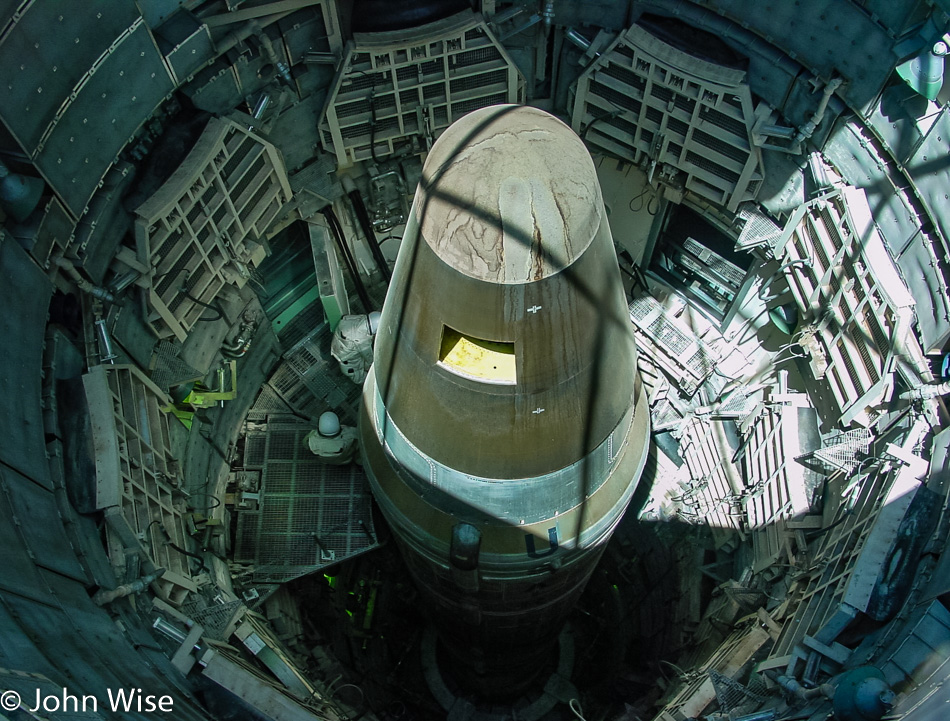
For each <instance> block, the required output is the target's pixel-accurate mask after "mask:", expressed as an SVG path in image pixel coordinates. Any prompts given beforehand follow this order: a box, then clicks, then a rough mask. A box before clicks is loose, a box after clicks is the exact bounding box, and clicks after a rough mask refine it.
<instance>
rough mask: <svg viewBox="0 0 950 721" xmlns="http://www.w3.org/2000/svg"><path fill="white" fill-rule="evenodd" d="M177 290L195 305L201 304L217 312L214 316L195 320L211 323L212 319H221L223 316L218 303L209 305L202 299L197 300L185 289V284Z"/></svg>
mask: <svg viewBox="0 0 950 721" xmlns="http://www.w3.org/2000/svg"><path fill="white" fill-rule="evenodd" d="M178 290H179V291H180V292H181V294H182V295H184V296H185V297H186V298H187V299H188V300H190V301H191V302H192V303H195V304H197V305H200V306H202V307H204V308H208V309H209V310H213V311H214V312H215V313H217V316H215V317H214V318H204V317H199V318H198V319H197V320H203V321H206V322H209V323H212V322H214V321H216V320H221V319H222V318H224V310H223V309H222V308H221V306H220V305H219V304H217V303H215V304H214V305H211V304H210V303H205V302H204V301H202V300H198V299H197V298H195V297H194V296H193V295H192V294H191V293H189V292H188V291H187V290H186V288H185V286H182V287H181V288H179V289H178Z"/></svg>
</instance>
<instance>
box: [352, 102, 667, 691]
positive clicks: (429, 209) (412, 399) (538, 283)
mask: <svg viewBox="0 0 950 721" xmlns="http://www.w3.org/2000/svg"><path fill="white" fill-rule="evenodd" d="M360 433H361V440H362V452H363V458H364V468H365V469H366V470H367V472H368V475H369V478H370V483H371V486H372V489H373V492H374V494H375V497H376V499H377V502H378V504H379V506H380V509H381V511H382V512H383V514H384V516H385V517H386V519H387V521H388V522H389V525H390V526H391V528H392V530H393V532H394V535H395V537H396V539H397V541H398V544H399V546H400V550H401V552H402V555H403V557H404V559H405V561H406V563H407V565H408V567H409V569H410V572H411V574H412V575H413V577H414V580H415V583H416V585H417V587H418V588H419V591H420V593H421V595H422V598H423V600H424V601H425V602H426V605H427V607H428V609H429V610H430V613H431V614H432V618H433V621H434V623H435V626H436V628H437V629H438V633H439V638H440V641H441V645H440V648H439V653H440V664H445V665H447V666H449V667H450V669H451V671H452V676H453V677H454V678H455V679H456V680H457V681H458V683H459V684H460V685H461V686H463V687H464V688H465V689H467V690H469V691H474V692H478V693H481V694H483V695H487V696H492V695H494V696H498V695H505V694H506V693H508V694H513V693H517V692H518V691H519V690H520V689H521V688H523V687H524V686H525V685H527V684H528V683H530V681H531V680H532V678H533V677H534V676H535V675H537V674H538V673H539V671H541V670H542V668H543V667H544V665H545V663H547V659H548V658H550V656H551V652H552V647H553V646H554V644H555V643H556V641H557V638H558V633H559V631H560V629H561V627H562V626H563V624H564V620H565V618H566V617H567V615H568V613H569V612H570V610H571V608H572V606H573V605H574V604H575V602H576V601H577V599H578V597H579V596H580V594H581V591H582V590H583V588H584V585H585V583H586V582H587V580H588V578H589V577H590V574H591V572H592V571H593V569H594V566H595V565H596V563H597V560H598V559H599V558H600V555H601V553H602V552H603V550H604V547H605V545H606V542H607V540H608V539H609V537H610V534H611V533H612V532H613V529H614V528H615V526H616V524H617V523H618V522H619V520H620V518H621V516H622V514H623V512H624V510H625V509H626V506H627V504H628V502H629V500H630V497H631V496H632V494H633V491H634V488H635V487H636V484H637V481H638V480H639V477H640V473H641V471H642V469H643V465H644V461H645V459H646V455H647V448H648V443H649V412H648V407H647V402H646V398H645V393H643V392H642V391H641V388H640V382H639V378H638V377H637V373H636V346H635V343H634V339H633V333H632V329H631V326H630V321H629V316H628V313H627V306H626V303H625V301H624V297H623V290H622V286H621V281H620V273H619V269H618V266H617V260H616V255H615V251H614V248H613V244H612V240H611V236H610V230H609V227H608V225H607V219H606V214H605V211H604V205H603V200H602V197H601V192H600V185H599V183H598V180H597V176H596V172H595V169H594V165H593V162H592V161H591V158H590V155H589V154H588V152H587V150H586V148H585V147H584V144H583V143H582V142H581V140H580V138H578V137H577V135H576V134H574V132H573V131H572V130H571V129H570V128H568V127H567V126H566V125H564V124H563V123H562V122H561V121H559V120H557V119H556V118H554V117H553V116H551V115H549V114H548V113H545V112H543V111H541V110H538V109H536V108H531V107H524V106H513V105H502V106H493V107H490V108H484V109H481V110H477V111H475V112H472V113H470V114H469V115H466V116H465V117H463V118H462V119H461V120H459V121H458V122H456V123H455V124H454V125H452V126H451V127H450V128H449V129H448V130H446V131H445V133H444V134H443V135H442V136H441V137H440V138H439V139H438V140H437V141H436V143H435V144H434V146H433V148H432V150H431V152H430V153H429V156H428V158H427V159H426V162H425V165H424V168H423V174H422V180H421V182H420V184H419V188H418V190H417V192H416V195H415V199H414V201H413V206H412V211H411V213H410V218H409V220H408V223H407V227H406V231H405V235H404V238H403V242H402V245H401V247H400V250H399V255H398V257H397V261H396V266H395V270H394V273H393V277H392V282H391V285H390V288H389V292H388V295H387V297H386V301H385V304H384V307H383V312H382V318H381V320H380V326H379V331H378V334H377V339H376V348H375V355H374V364H373V367H372V368H371V370H370V372H369V375H368V376H367V380H366V383H365V385H364V388H363V401H362V408H361V418H360Z"/></svg>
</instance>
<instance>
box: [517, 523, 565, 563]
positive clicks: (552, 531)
mask: <svg viewBox="0 0 950 721" xmlns="http://www.w3.org/2000/svg"><path fill="white" fill-rule="evenodd" d="M524 545H525V547H526V548H527V549H528V557H529V558H544V557H545V556H550V555H551V554H552V553H554V552H555V551H556V550H557V526H552V527H551V528H549V529H548V550H546V551H544V552H542V553H538V552H537V551H536V550H535V546H534V536H533V535H531V534H530V533H526V534H525V537H524Z"/></svg>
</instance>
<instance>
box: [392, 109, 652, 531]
mask: <svg viewBox="0 0 950 721" xmlns="http://www.w3.org/2000/svg"><path fill="white" fill-rule="evenodd" d="M520 107H522V106H519V105H505V106H499V107H498V108H497V112H495V113H493V114H492V115H491V116H490V117H488V118H486V119H485V120H484V121H483V122H480V123H478V124H477V125H475V126H474V127H473V128H472V129H471V130H470V131H469V132H468V133H467V134H466V135H465V136H463V137H462V138H461V139H460V140H459V141H458V144H457V147H456V148H455V149H454V150H453V152H452V153H451V154H450V155H449V156H448V157H447V158H446V160H445V162H443V163H442V164H441V165H440V166H439V167H438V168H437V169H436V170H435V172H433V173H432V174H431V176H429V177H427V176H426V175H425V174H423V176H422V178H421V179H420V181H419V187H420V188H421V189H422V190H423V191H424V200H423V201H422V205H421V206H420V207H419V208H418V209H417V218H423V217H425V215H426V212H427V210H428V206H429V203H430V202H432V201H433V200H441V201H444V202H447V203H450V204H452V205H454V206H455V207H457V208H459V209H462V210H464V212H465V213H467V214H468V215H470V216H472V217H473V218H476V219H478V220H481V221H483V222H484V223H486V224H488V225H491V226H495V227H496V228H498V229H499V230H502V231H503V232H504V234H505V237H507V238H511V239H513V240H515V241H516V242H518V243H521V244H523V245H524V246H525V247H526V248H529V249H532V245H533V240H534V239H533V238H532V237H531V235H530V234H529V233H526V232H524V231H522V230H520V229H519V228H516V227H515V228H512V227H503V226H502V220H501V217H500V216H499V215H498V214H497V213H493V212H490V211H488V210H487V209H485V208H482V207H477V206H473V205H472V204H471V202H470V200H469V199H467V198H464V197H461V196H458V195H453V194H451V193H447V192H445V190H444V189H441V188H439V187H438V186H439V181H440V180H441V179H442V177H443V176H444V174H445V172H446V171H447V170H448V169H449V168H450V167H451V166H452V165H453V163H454V162H455V160H456V159H457V158H458V157H459V155H460V154H461V153H462V152H463V151H464V150H465V149H466V148H467V147H468V146H469V144H470V143H471V142H472V141H473V140H474V139H475V138H476V137H478V136H479V135H480V134H481V133H483V132H484V131H485V130H487V129H489V128H491V127H492V126H495V125H497V124H499V123H502V122H503V121H504V118H505V117H506V116H507V115H508V114H509V113H511V112H514V111H516V110H517V109H519V108H520ZM499 129H501V128H499ZM420 226H421V223H420ZM420 235H421V227H420V229H419V231H418V232H417V233H416V237H414V238H411V239H407V238H403V242H406V240H409V242H410V243H411V245H410V248H409V250H410V251H411V255H410V257H409V258H408V259H407V262H406V263H405V265H406V266H408V267H407V270H406V281H405V283H404V285H403V286H402V297H400V298H398V299H393V300H394V301H396V302H398V305H399V309H400V310H399V316H398V318H397V319H396V321H395V332H396V334H397V335H398V334H399V333H400V332H401V330H402V327H403V325H404V319H405V312H406V307H407V304H406V296H407V295H408V293H409V292H410V289H411V288H412V278H413V275H414V273H415V269H416V260H417V253H418V248H419V243H422V242H424V241H423V240H422V239H421V237H419V236H420ZM533 250H535V252H537V253H538V254H539V255H540V258H541V260H543V261H544V262H545V263H547V264H549V265H551V266H554V267H557V266H558V265H560V264H561V262H562V261H561V259H559V258H556V257H555V256H554V255H553V254H551V252H550V251H549V250H548V249H547V248H546V247H545V245H544V243H543V239H542V243H541V244H540V248H537V249H533ZM400 260H401V259H400ZM560 272H561V273H563V275H564V277H565V278H566V279H567V280H568V282H569V283H571V284H572V285H573V286H574V287H575V289H576V290H577V293H578V295H579V296H580V297H581V298H583V299H584V300H585V301H586V302H587V303H589V304H591V305H592V306H593V307H594V308H596V309H598V313H597V317H598V318H599V322H598V324H597V329H596V340H595V343H596V344H597V346H598V347H599V346H600V345H601V344H603V342H604V341H605V339H606V333H607V327H608V326H607V324H608V323H611V324H616V325H617V326H618V327H623V328H625V329H629V328H630V319H629V317H628V316H626V315H625V314H624V315H622V316H618V315H617V314H616V313H612V312H610V309H611V308H614V307H616V306H615V304H612V303H609V302H606V301H608V298H609V296H608V293H609V291H610V287H611V286H610V285H605V286H604V288H602V289H595V288H593V287H592V286H591V284H590V283H588V282H586V281H585V279H583V278H581V277H580V276H579V275H578V273H577V270H576V267H575V265H574V264H571V265H569V266H567V267H566V268H564V270H562V271H560ZM618 272H619V271H618ZM393 290H394V288H393V286H390V292H392V291H393ZM387 300H390V299H389V298H388V297H387ZM623 307H626V304H625V303H624V304H623ZM391 347H392V355H391V356H390V358H388V359H387V361H388V362H387V363H386V368H387V373H386V377H385V378H381V377H377V383H378V388H379V392H380V395H381V396H382V399H383V403H384V405H385V406H386V407H389V405H390V400H391V396H390V387H391V381H392V369H393V368H394V367H395V365H396V360H397V355H398V353H399V344H398V343H393V344H392V345H391ZM609 360H610V359H608V358H605V357H603V355H600V354H599V355H598V356H597V360H596V361H595V366H594V368H593V372H592V376H591V385H590V388H591V392H590V393H589V395H588V398H587V400H586V409H585V417H584V421H583V426H584V428H583V449H584V456H583V460H582V470H581V477H582V486H581V491H580V493H579V494H578V501H579V503H578V505H580V506H581V510H580V519H579V524H578V529H583V528H584V527H585V526H584V524H585V522H586V520H587V519H586V518H585V515H586V511H587V500H586V499H587V497H588V493H589V491H590V489H591V488H592V487H593V485H594V483H595V481H596V479H594V478H592V473H593V468H592V460H591V458H590V452H591V451H592V450H593V449H594V448H595V447H596V446H597V445H598V444H599V443H600V442H601V441H602V440H603V439H599V438H594V437H593V434H594V423H593V417H594V416H593V414H594V411H595V405H596V403H597V398H598V395H599V393H600V392H602V391H603V392H610V389H602V388H601V377H602V375H603V369H604V367H605V366H604V365H603V364H605V363H607V362H609ZM378 366H379V364H377V367H378ZM630 372H631V373H635V372H636V368H632V369H631V371H630ZM385 415H386V414H384V418H382V419H381V421H382V423H384V424H386V423H388V422H389V421H388V418H387V417H385ZM385 430H386V429H385V428H384V429H383V431H384V432H385ZM539 539H540V541H541V545H542V546H544V545H546V544H547V543H548V539H547V537H544V538H541V537H540V536H539ZM578 540H579V539H578Z"/></svg>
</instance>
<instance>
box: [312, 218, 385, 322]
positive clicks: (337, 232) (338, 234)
mask: <svg viewBox="0 0 950 721" xmlns="http://www.w3.org/2000/svg"><path fill="white" fill-rule="evenodd" d="M320 212H321V213H323V217H324V218H326V220H327V225H328V226H329V227H330V232H331V234H332V235H333V239H334V240H335V241H336V245H337V249H338V250H339V251H340V253H341V254H342V255H343V261H344V263H345V264H346V268H347V270H348V271H349V273H350V276H351V277H352V278H353V282H354V283H355V284H356V293H357V295H358V296H359V297H360V302H361V303H362V304H363V311H364V312H365V313H369V312H370V311H371V310H373V304H372V303H371V302H370V299H369V293H367V292H366V286H364V285H363V279H362V278H360V274H359V271H358V270H357V269H356V261H355V260H354V259H353V254H352V253H351V252H350V248H349V246H348V245H347V244H346V240H345V238H344V237H343V228H342V226H341V225H340V219H339V218H337V217H336V213H334V212H333V208H332V207H330V206H327V207H326V208H324V209H323V210H322V211H320Z"/></svg>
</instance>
